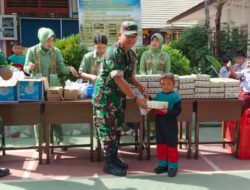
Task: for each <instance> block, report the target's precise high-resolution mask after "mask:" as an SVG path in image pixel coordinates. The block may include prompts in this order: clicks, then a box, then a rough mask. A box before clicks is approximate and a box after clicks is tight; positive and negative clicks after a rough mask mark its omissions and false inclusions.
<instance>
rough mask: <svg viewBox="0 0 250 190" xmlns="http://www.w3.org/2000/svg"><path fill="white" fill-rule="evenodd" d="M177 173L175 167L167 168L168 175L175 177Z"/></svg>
mask: <svg viewBox="0 0 250 190" xmlns="http://www.w3.org/2000/svg"><path fill="white" fill-rule="evenodd" d="M176 175H177V168H169V170H168V177H175V176H176Z"/></svg>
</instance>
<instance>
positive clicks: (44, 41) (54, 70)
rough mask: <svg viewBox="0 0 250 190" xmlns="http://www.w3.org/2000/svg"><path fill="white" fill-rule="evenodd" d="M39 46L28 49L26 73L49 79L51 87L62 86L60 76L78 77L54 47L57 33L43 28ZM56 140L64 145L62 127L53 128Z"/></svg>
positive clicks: (36, 132)
mask: <svg viewBox="0 0 250 190" xmlns="http://www.w3.org/2000/svg"><path fill="white" fill-rule="evenodd" d="M38 39H39V41H40V43H39V44H37V45H35V46H33V47H31V48H29V49H28V51H27V54H26V59H25V64H24V71H25V72H26V73H28V74H30V75H31V76H36V75H40V76H41V75H42V76H43V77H47V78H48V80H49V84H50V86H58V85H60V82H59V79H58V74H59V73H62V74H68V73H69V72H71V73H72V75H73V76H75V77H78V73H77V71H76V70H75V68H74V67H72V66H66V65H65V64H64V60H63V57H62V54H61V51H60V50H59V49H58V48H56V47H54V46H53V45H54V42H55V33H54V32H53V30H51V29H50V28H45V27H42V28H40V29H39V30H38ZM53 130H54V135H55V139H56V141H57V143H58V144H63V133H62V127H61V126H60V125H56V126H54V127H53ZM35 136H36V142H37V143H38V128H37V126H36V127H35Z"/></svg>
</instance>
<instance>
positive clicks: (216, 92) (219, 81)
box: [210, 78, 241, 98]
mask: <svg viewBox="0 0 250 190" xmlns="http://www.w3.org/2000/svg"><path fill="white" fill-rule="evenodd" d="M240 91H241V87H240V81H239V80H235V79H230V78H211V83H210V98H238V97H239V94H240Z"/></svg>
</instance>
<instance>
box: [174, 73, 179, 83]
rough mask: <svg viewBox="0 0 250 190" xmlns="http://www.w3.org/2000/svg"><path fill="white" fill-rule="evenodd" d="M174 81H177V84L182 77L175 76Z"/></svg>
mask: <svg viewBox="0 0 250 190" xmlns="http://www.w3.org/2000/svg"><path fill="white" fill-rule="evenodd" d="M174 80H175V82H176V81H179V80H180V76H179V75H176V74H174Z"/></svg>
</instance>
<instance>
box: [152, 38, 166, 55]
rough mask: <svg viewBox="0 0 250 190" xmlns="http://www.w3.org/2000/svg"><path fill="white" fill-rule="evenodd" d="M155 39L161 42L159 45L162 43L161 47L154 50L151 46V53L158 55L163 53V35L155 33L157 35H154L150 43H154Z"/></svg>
mask: <svg viewBox="0 0 250 190" xmlns="http://www.w3.org/2000/svg"><path fill="white" fill-rule="evenodd" d="M154 38H157V39H158V41H159V43H160V46H159V47H158V48H157V49H155V48H152V47H151V46H150V51H151V52H152V53H153V54H158V53H160V52H161V46H162V45H163V43H164V39H163V37H162V35H161V34H160V33H155V34H153V36H151V39H150V42H152V40H153V39H154Z"/></svg>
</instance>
